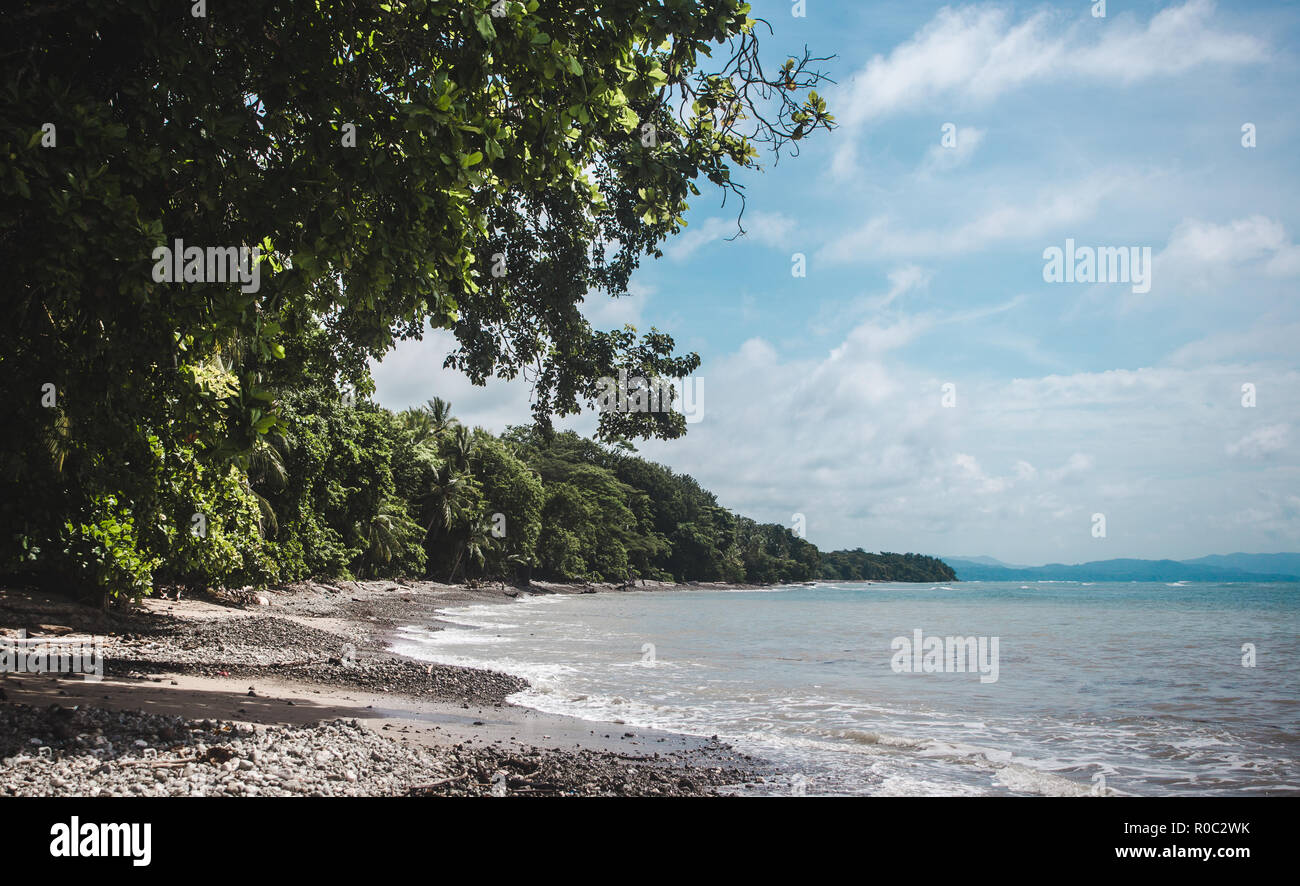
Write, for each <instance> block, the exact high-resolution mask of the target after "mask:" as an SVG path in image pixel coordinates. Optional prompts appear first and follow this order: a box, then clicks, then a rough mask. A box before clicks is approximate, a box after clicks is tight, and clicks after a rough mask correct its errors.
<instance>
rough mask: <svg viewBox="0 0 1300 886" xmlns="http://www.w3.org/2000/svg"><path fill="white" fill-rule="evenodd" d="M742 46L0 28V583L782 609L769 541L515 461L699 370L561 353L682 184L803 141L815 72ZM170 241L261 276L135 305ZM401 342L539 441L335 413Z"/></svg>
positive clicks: (607, 431) (676, 218) (644, 475)
mask: <svg viewBox="0 0 1300 886" xmlns="http://www.w3.org/2000/svg"><path fill="white" fill-rule="evenodd" d="M748 13H749V6H748V5H747V4H745V3H743V2H741V0H708V2H693V0H690V2H688V0H664V2H647V0H547V2H544V3H542V2H539V0H527V2H521V0H407V2H403V0H384V2H380V0H314V2H296V0H294V2H290V0H279V2H277V0H269V2H267V0H224V2H221V3H206V4H205V3H189V2H183V3H164V2H159V0H121V2H115V3H102V4H101V3H89V4H61V3H48V4H46V3H23V2H19V3H9V4H4V5H3V6H0V58H3V59H4V69H3V71H4V73H3V80H2V81H0V265H3V266H4V267H5V268H6V271H7V273H6V274H5V277H4V279H3V280H0V287H3V290H2V292H3V305H4V307H5V323H4V324H0V391H3V393H4V395H5V400H6V404H7V406H8V408H9V410H10V415H9V419H10V427H11V432H10V433H8V434H5V435H3V436H0V570H3V571H6V572H10V573H13V572H26V573H28V574H31V575H35V576H39V577H43V578H49V579H55V580H58V581H61V582H68V583H72V584H76V585H80V586H86V587H92V588H98V589H100V590H101V591H102V592H103V593H104V594H105V596H107V595H109V594H138V593H144V592H147V591H148V590H149V589H150V588H151V587H153V586H157V585H213V584H226V585H231V584H257V583H261V582H267V581H274V580H284V579H288V578H294V577H298V576H302V575H308V574H342V573H351V574H354V575H359V576H360V575H381V574H399V573H400V574H433V575H438V576H447V577H453V576H462V575H466V574H482V573H484V572H493V573H500V572H504V571H506V570H508V569H511V568H525V569H527V568H529V567H533V568H536V569H538V570H540V571H542V572H543V573H545V574H548V575H553V576H557V577H577V576H587V577H597V576H599V577H606V578H609V577H622V576H624V575H627V574H641V575H662V576H666V575H673V576H679V577H682V576H691V577H700V578H708V577H718V578H737V577H739V576H742V575H743V576H745V577H751V576H754V577H761V578H762V579H763V580H768V579H776V578H790V577H798V576H808V575H811V574H813V573H812V572H810V570H812V569H814V568H815V566H814V565H812V564H815V556H814V554H813V553H810V551H809V548H810V547H811V546H806V547H805V546H804V545H803V544H802V543H799V542H797V541H796V540H792V539H790V538H789V537H787V536H788V533H787V534H783V531H779V530H778V529H776V528H772V527H761V526H756V525H754V524H751V523H748V522H747V521H744V520H742V519H740V518H734V517H731V516H729V515H727V514H726V513H725V512H724V511H722V510H721V509H720V508H718V507H717V505H716V503H714V502H713V500H712V497H711V496H709V495H708V494H707V493H704V492H703V491H702V490H698V489H697V488H694V487H693V484H691V483H688V482H686V481H685V480H682V479H681V478H673V477H672V476H671V475H667V476H665V475H663V474H662V473H661V471H662V469H655V468H653V467H645V466H635V465H632V464H630V463H629V464H622V463H620V462H619V461H618V457H616V456H615V455H612V454H610V453H609V452H608V451H605V450H604V449H603V448H602V447H597V448H596V449H593V450H592V451H590V452H587V451H584V450H583V448H582V446H581V445H580V444H579V443H577V442H574V441H572V440H569V439H568V438H566V437H563V436H561V437H559V438H557V439H558V442H556V441H555V440H552V439H551V438H550V436H549V435H548V434H547V433H546V431H547V429H548V427H549V422H550V418H551V416H552V415H557V414H558V415H565V414H572V413H574V412H576V411H578V410H579V409H581V408H582V406H583V405H584V404H591V403H592V402H593V398H594V397H595V395H596V392H597V389H598V383H599V379H600V378H602V377H613V376H617V375H618V373H619V371H620V370H624V371H626V372H627V373H628V374H629V375H630V376H640V377H647V378H652V377H653V378H674V377H681V376H684V375H687V374H689V373H690V372H692V371H693V370H694V369H695V368H696V367H697V365H698V363H699V358H698V357H697V356H696V355H694V354H686V355H678V354H675V345H674V342H673V340H672V339H671V338H670V337H669V336H667V335H664V334H662V333H659V332H657V331H654V330H650V331H649V332H647V333H645V334H639V333H637V332H636V331H635V330H632V329H630V328H628V329H623V330H614V331H608V332H605V331H599V330H594V329H592V328H591V327H590V326H589V325H588V323H587V322H586V320H585V319H584V318H583V315H582V314H581V312H580V310H579V306H580V304H581V302H582V301H583V299H584V298H587V297H591V296H592V295H593V294H601V293H603V294H607V295H609V296H619V295H621V294H624V293H625V292H626V290H627V284H628V280H629V277H630V275H631V273H632V271H633V270H634V269H635V268H636V267H637V265H638V263H639V261H640V260H641V259H642V258H643V257H645V256H658V255H659V254H660V253H659V246H660V244H661V243H662V242H663V240H664V239H665V238H666V237H667V236H669V235H671V234H673V233H676V232H678V231H679V230H680V229H681V228H682V227H683V226H684V225H685V219H684V214H685V213H686V211H687V209H688V203H687V200H688V198H689V197H691V196H693V195H698V194H700V190H699V188H698V187H697V184H696V183H697V182H698V181H700V180H701V179H704V180H707V181H708V182H709V183H710V184H711V185H713V186H715V187H716V188H719V189H721V191H722V193H723V194H724V195H726V194H734V195H737V196H741V197H743V194H742V191H741V187H740V185H739V184H737V183H736V182H735V181H734V180H733V178H732V172H733V170H736V169H744V168H747V167H752V166H754V165H756V164H757V162H758V159H759V156H760V155H759V150H758V148H759V147H766V148H767V149H769V150H770V151H772V152H775V154H777V155H778V156H779V155H780V153H781V151H782V150H783V149H785V150H788V151H797V147H798V142H799V141H800V140H801V139H802V138H804V137H805V136H807V135H809V134H811V133H812V132H814V131H816V130H818V129H829V128H830V127H831V126H832V125H833V124H832V118H831V117H830V115H829V114H828V113H827V111H826V106H825V103H824V102H823V101H822V99H821V98H819V97H818V96H817V94H816V92H815V91H813V87H815V86H816V85H817V84H818V83H819V82H820V81H821V79H822V75H821V74H820V73H819V72H817V71H815V70H813V69H812V68H810V64H815V63H816V62H817V61H819V60H818V59H810V58H809V56H808V54H807V52H805V53H804V54H803V57H802V59H795V58H790V59H788V60H787V61H785V63H784V64H783V65H781V66H779V67H776V66H774V67H771V68H769V69H765V68H764V66H763V64H762V63H761V62H760V58H759V51H758V43H757V39H756V37H755V25H756V22H755V21H754V20H752V19H750V18H749V15H748ZM719 49H721V50H722V51H720V52H719V53H718V57H717V60H714V58H713V52H714V51H715V50H719ZM181 241H183V243H184V245H186V246H188V247H189V248H191V249H193V248H195V247H197V248H199V249H201V250H202V249H212V250H214V251H215V250H217V249H229V250H231V251H232V252H236V253H238V252H239V250H241V249H243V250H251V249H253V248H256V249H257V250H259V254H258V255H257V256H255V257H252V258H250V259H249V264H247V265H246V266H244V268H243V269H242V270H244V271H246V272H247V273H248V275H249V276H248V279H243V280H235V279H233V275H234V273H235V271H236V269H235V268H233V267H232V268H230V269H229V270H230V273H229V274H225V273H223V274H221V275H220V276H219V277H218V276H216V275H214V273H213V267H211V266H209V267H207V268H206V269H205V268H204V267H203V266H202V262H199V263H198V264H195V265H193V266H191V265H190V264H188V262H187V263H186V264H185V266H184V268H183V269H182V268H181V267H180V266H179V264H178V265H176V266H175V267H176V270H177V271H180V272H181V273H171V274H169V273H167V272H164V273H161V274H160V271H159V268H160V266H161V267H168V268H170V267H173V266H172V264H171V262H170V261H164V262H162V263H161V265H160V263H159V253H158V250H160V249H162V248H163V247H168V248H171V247H178V246H180V245H181ZM178 251H181V250H179V249H178ZM191 270H193V271H194V272H195V273H194V274H193V275H191ZM254 270H256V272H257V273H256V276H254V275H253V271H254ZM254 280H255V281H256V282H254ZM429 327H437V328H443V329H449V330H451V331H452V332H453V333H454V334H455V336H456V339H457V341H458V343H459V347H458V349H457V350H456V351H455V352H454V353H453V354H452V355H451V356H450V357H449V358H448V362H449V364H450V365H452V366H454V367H456V368H458V369H460V370H462V371H464V372H465V373H466V374H467V375H468V376H469V377H470V378H471V379H473V380H475V381H477V382H481V381H483V380H485V379H487V378H488V377H491V376H499V377H505V378H514V377H517V376H520V375H524V376H525V377H527V379H528V381H530V382H531V383H532V386H533V391H534V410H535V416H536V419H537V422H538V425H539V428H540V430H539V431H538V432H537V433H539V434H541V436H540V437H537V436H530V435H529V433H527V432H520V433H517V434H514V435H507V436H506V438H505V439H502V440H496V439H492V438H491V437H489V436H488V435H483V434H481V433H477V432H471V431H469V430H468V429H465V428H462V427H460V426H458V425H456V424H455V423H454V422H452V421H451V420H450V416H448V415H445V414H442V415H438V414H435V413H436V412H437V409H432V410H426V411H419V412H413V413H405V414H402V415H394V414H392V413H390V412H387V411H385V410H382V409H378V408H377V407H374V406H368V405H365V397H366V395H367V394H368V393H369V392H370V391H371V389H372V385H371V382H370V380H369V376H368V373H367V371H366V366H367V361H368V360H369V359H371V358H374V357H377V356H380V355H382V354H383V353H385V352H386V351H387V350H388V349H389V348H390V347H391V346H392V345H393V343H394V342H395V341H396V340H398V339H400V338H403V337H412V336H415V337H418V336H420V335H422V334H423V333H424V332H425V330H426V329H428V328H429ZM341 385H343V386H350V387H351V388H352V389H353V391H354V392H355V394H356V395H357V396H359V397H360V405H357V406H355V407H352V406H349V405H346V404H344V403H343V402H342V401H341V399H340V386H341ZM439 408H441V407H439ZM684 430H685V425H684V422H683V419H682V416H681V415H680V413H678V412H676V411H671V410H665V411H661V412H632V413H617V412H607V413H603V414H602V415H601V418H600V434H601V437H602V439H604V440H608V441H617V440H620V439H625V438H632V437H637V436H650V435H654V436H659V437H664V438H671V437H675V436H678V435H680V434H681V433H683V431H684ZM543 439H545V440H549V441H550V442H547V443H546V444H545V445H543V444H542V442H541V440H543ZM593 445H594V444H593ZM679 487H680V488H679ZM661 492H667V493H670V494H669V495H668V497H667V499H666V501H660V495H659V493H661ZM494 514H503V515H505V517H504V518H505V520H506V534H505V535H504V536H502V537H500V538H498V537H497V536H495V535H494V534H493V528H494V527H493V526H490V525H488V523H486V522H485V520H487V519H489V518H490V517H491V515H494Z"/></svg>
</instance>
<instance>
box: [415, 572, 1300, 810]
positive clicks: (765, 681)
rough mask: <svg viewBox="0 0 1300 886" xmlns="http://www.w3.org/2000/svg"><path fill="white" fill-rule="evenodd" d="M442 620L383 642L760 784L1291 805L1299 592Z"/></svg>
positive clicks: (1094, 592)
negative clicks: (953, 650) (747, 765)
mask: <svg viewBox="0 0 1300 886" xmlns="http://www.w3.org/2000/svg"><path fill="white" fill-rule="evenodd" d="M449 618H450V620H451V621H453V622H454V625H453V626H452V627H451V628H450V629H448V630H444V631H429V630H427V629H425V628H424V627H422V626H418V625H413V626H411V627H409V628H407V629H406V630H404V631H403V632H402V634H401V639H400V642H399V643H398V644H397V645H398V649H399V651H402V652H406V653H408V654H412V655H416V656H419V657H422V658H425V659H428V660H433V661H440V662H446V663H455V664H467V665H477V666H482V667H494V668H497V669H500V670H504V671H507V672H510V673H515V674H519V675H521V676H524V677H526V678H528V679H529V680H530V681H531V682H532V683H533V686H532V688H531V689H529V690H526V691H525V692H523V693H520V694H519V695H518V696H516V697H515V698H514V700H515V701H517V702H519V703H521V704H526V705H529V706H532V707H536V708H539V709H541V710H545V711H549V712H553V713H564V714H571V715H576V716H580V717H585V718H588V719H595V720H602V721H609V720H618V721H622V722H624V723H627V724H629V725H635V726H644V727H658V728H666V729H675V730H678V731H685V732H690V733H694V734H700V735H714V734H717V735H719V736H720V737H722V738H725V739H728V740H730V741H732V742H733V743H735V744H736V745H737V746H738V747H740V748H742V749H744V750H747V751H750V752H752V753H756V754H759V755H762V756H764V757H766V758H768V759H769V760H771V761H772V762H774V763H776V764H778V765H779V766H780V767H781V768H782V769H783V771H785V772H786V776H787V777H786V778H784V779H782V780H781V781H780V782H779V783H776V784H773V785H771V786H769V787H768V788H766V790H769V791H774V792H776V791H779V792H791V791H794V792H800V793H804V792H806V793H808V794H1007V793H1013V794H1087V793H1099V792H1105V793H1119V794H1140V795H1162V794H1164V795H1168V794H1193V795H1208V794H1237V795H1243V794H1244V795H1261V794H1298V793H1300V771H1298V767H1297V760H1298V759H1300V585H1296V584H1200V583H1198V584H1178V585H1166V584H1157V583H1133V584H1129V583H1125V584H1108V583H1096V584H1080V583H1075V582H1038V583H1032V584H1027V585H1025V584H1019V583H1000V582H967V583H954V584H951V585H904V584H898V585H884V584H870V585H869V584H860V583H848V584H827V583H821V584H816V585H808V586H792V587H787V588H779V589H768V590H761V591H681V592H635V593H627V594H594V595H581V596H539V597H531V598H528V599H526V600H524V601H522V602H519V603H516V604H512V605H481V606H470V607H465V608H462V609H457V610H452V611H451V612H450V613H449ZM917 630H920V631H921V632H922V636H923V637H926V638H928V637H930V636H937V637H939V638H943V637H947V636H953V637H975V638H980V637H983V638H985V647H984V649H985V655H986V657H985V659H983V664H985V665H989V664H991V663H992V661H993V660H992V658H991V652H992V649H993V645H992V638H995V637H996V638H997V646H996V648H997V658H996V664H997V669H996V674H994V672H993V671H992V669H991V668H988V667H985V672H984V673H983V674H981V673H980V672H978V671H972V670H968V671H965V672H956V671H946V672H934V673H925V672H919V673H917V672H913V673H908V672H899V669H901V667H902V665H903V659H902V658H900V657H899V656H898V655H896V652H897V647H896V646H895V645H894V644H895V638H907V639H908V640H909V641H910V640H912V639H913V638H914V637H915V632H916V631H917ZM1245 644H1253V646H1254V650H1255V664H1254V666H1253V667H1247V666H1244V665H1243V655H1244V653H1243V645H1245ZM903 658H905V659H906V661H907V662H908V663H921V659H919V658H915V659H914V658H913V657H912V656H911V655H905V656H903ZM938 660H939V661H941V660H942V657H940V659H938ZM965 662H966V660H965V659H963V663H965ZM932 663H933V660H932ZM980 663H981V660H979V659H975V660H973V661H971V662H970V664H971V665H972V667H978V666H979V664H980ZM982 676H983V680H982V679H981V677H982ZM994 676H996V681H995V682H994V681H992V679H991V678H992V677H994Z"/></svg>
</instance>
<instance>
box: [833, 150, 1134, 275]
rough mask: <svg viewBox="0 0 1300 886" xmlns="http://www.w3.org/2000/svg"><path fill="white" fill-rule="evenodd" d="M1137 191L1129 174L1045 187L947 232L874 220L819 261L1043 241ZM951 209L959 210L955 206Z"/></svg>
mask: <svg viewBox="0 0 1300 886" xmlns="http://www.w3.org/2000/svg"><path fill="white" fill-rule="evenodd" d="M1134 186H1135V180H1134V177H1133V176H1132V175H1129V174H1127V173H1121V172H1110V173H1104V174H1103V173H1098V174H1094V175H1092V176H1089V177H1088V178H1086V179H1083V180H1081V181H1078V182H1075V183H1073V184H1072V185H1070V186H1068V187H1065V188H1062V187H1061V185H1059V184H1053V185H1052V186H1050V187H1044V188H1042V189H1041V190H1040V191H1039V192H1038V193H1037V194H1036V195H1035V196H1034V197H1032V198H1031V199H1029V200H1027V201H1024V202H1021V203H1008V202H1001V203H995V204H993V205H991V206H989V207H987V208H985V209H983V210H981V211H980V212H979V213H978V214H977V215H975V216H973V217H971V218H969V220H968V221H965V222H962V223H959V224H957V225H955V226H953V227H949V228H907V227H904V226H902V225H900V224H898V223H897V222H896V221H895V220H894V219H891V218H889V217H887V216H876V217H874V218H872V219H870V220H869V221H867V222H866V224H864V225H862V226H861V227H859V228H857V229H856V230H853V231H850V232H848V233H846V234H844V235H842V236H840V237H837V238H836V239H834V240H832V241H831V242H830V243H827V244H826V245H825V246H824V247H823V248H822V249H821V250H820V252H819V253H818V258H819V259H820V260H823V261H826V262H829V263H849V262H855V261H867V260H872V259H880V258H918V257H935V256H951V255H960V254H964V253H970V252H975V251H977V250H980V249H984V248H986V247H989V246H992V245H995V244H998V243H1004V242H1010V241H1024V240H1033V241H1035V242H1038V241H1045V238H1047V237H1050V236H1053V234H1054V232H1057V231H1061V230H1062V229H1064V228H1065V227H1066V226H1067V225H1078V224H1080V223H1082V222H1085V221H1087V220H1088V219H1091V218H1092V217H1093V216H1094V215H1095V214H1096V212H1097V209H1098V207H1099V206H1100V205H1101V204H1102V202H1103V201H1104V200H1105V199H1107V198H1108V197H1109V196H1110V195H1111V194H1113V193H1115V192H1117V191H1128V192H1131V191H1132V190H1133V188H1134ZM953 208H954V209H956V208H957V201H956V200H954V201H953Z"/></svg>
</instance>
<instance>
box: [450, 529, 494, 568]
mask: <svg viewBox="0 0 1300 886" xmlns="http://www.w3.org/2000/svg"><path fill="white" fill-rule="evenodd" d="M491 543H492V529H491V527H489V526H488V525H487V524H486V523H484V522H482V521H480V522H478V523H475V524H473V525H472V526H470V529H469V534H468V535H467V536H466V537H465V540H464V541H462V542H461V543H460V548H459V550H457V551H456V562H455V563H453V564H452V565H451V575H449V576H447V584H451V583H452V582H453V581H455V580H456V570H458V569H459V568H460V560H461V557H463V556H464V555H466V554H468V555H469V559H470V561H471V562H475V563H478V565H479V566H482V565H483V563H484V562H485V560H486V554H487V546H488V545H490V544H491Z"/></svg>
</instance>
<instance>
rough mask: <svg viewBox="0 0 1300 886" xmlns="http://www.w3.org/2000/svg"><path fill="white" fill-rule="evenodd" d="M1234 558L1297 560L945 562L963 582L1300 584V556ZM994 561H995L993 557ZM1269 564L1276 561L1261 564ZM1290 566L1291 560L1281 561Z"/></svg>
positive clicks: (951, 559) (1229, 555)
mask: <svg viewBox="0 0 1300 886" xmlns="http://www.w3.org/2000/svg"><path fill="white" fill-rule="evenodd" d="M1226 556H1227V558H1229V559H1231V558H1232V557H1238V556H1239V557H1293V558H1295V562H1296V564H1297V565H1296V566H1294V567H1291V566H1288V567H1287V568H1294V569H1295V571H1294V572H1288V571H1283V570H1282V569H1281V568H1278V567H1274V568H1275V569H1277V571H1268V572H1265V571H1252V570H1248V569H1245V568H1241V567H1237V566H1232V565H1218V564H1217V563H1208V562H1202V561H1208V560H1212V559H1214V558H1211V557H1202V558H1201V560H1199V561H1191V560H1189V561H1182V562H1180V561H1178V560H1134V559H1119V560H1095V561H1093V562H1090V563H1075V564H1068V565H1067V564H1065V563H1049V564H1047V565H1046V566H1029V567H1023V568H1018V569H1013V568H1010V567H1006V566H991V565H989V564H987V563H981V562H978V561H976V560H962V559H959V558H956V557H946V558H945V560H944V562H946V563H947V564H948V565H949V566H951V567H952V568H953V570H954V571H956V573H957V578H958V580H960V581H1300V555H1298V554H1228V555H1226ZM989 559H992V558H989ZM1261 562H1262V563H1263V564H1264V565H1268V564H1270V563H1272V562H1273V561H1267V560H1266V561H1261ZM1277 562H1279V563H1286V562H1287V561H1277Z"/></svg>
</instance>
